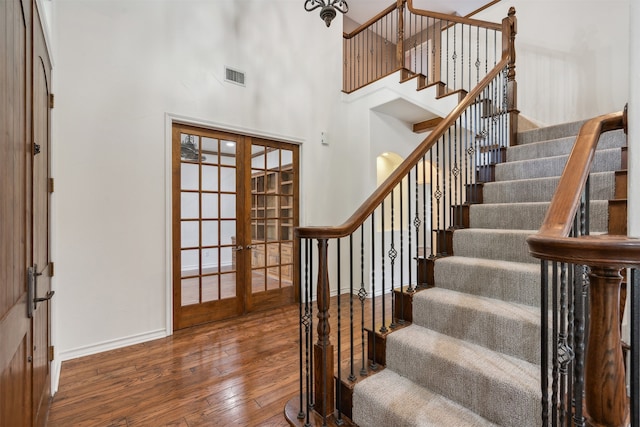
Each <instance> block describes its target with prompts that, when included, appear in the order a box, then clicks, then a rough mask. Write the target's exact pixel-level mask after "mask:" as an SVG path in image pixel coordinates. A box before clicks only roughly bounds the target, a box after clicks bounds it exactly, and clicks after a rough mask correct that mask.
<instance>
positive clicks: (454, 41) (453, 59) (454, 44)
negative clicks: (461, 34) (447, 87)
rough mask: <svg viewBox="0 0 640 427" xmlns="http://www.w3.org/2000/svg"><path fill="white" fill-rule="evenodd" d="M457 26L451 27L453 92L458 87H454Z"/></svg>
mask: <svg viewBox="0 0 640 427" xmlns="http://www.w3.org/2000/svg"><path fill="white" fill-rule="evenodd" d="M457 29H458V26H457V25H456V24H454V25H453V55H451V59H452V61H453V90H456V89H457V88H458V87H457V86H456V69H457V68H458V67H457V65H458V61H457V59H458V54H457V52H456V50H457V46H456V33H457V32H458V31H457Z"/></svg>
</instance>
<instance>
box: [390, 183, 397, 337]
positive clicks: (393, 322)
mask: <svg viewBox="0 0 640 427" xmlns="http://www.w3.org/2000/svg"><path fill="white" fill-rule="evenodd" d="M395 191H396V189H395V187H394V188H393V189H392V190H391V247H390V248H389V253H388V255H389V260H390V261H391V329H394V328H395V327H396V326H397V325H396V297H395V289H396V270H395V268H394V267H395V261H396V256H397V255H398V254H397V252H396V249H395V238H394V237H395V236H394V228H395V221H394V219H395V218H394V209H393V208H394V206H393V199H394V198H395Z"/></svg>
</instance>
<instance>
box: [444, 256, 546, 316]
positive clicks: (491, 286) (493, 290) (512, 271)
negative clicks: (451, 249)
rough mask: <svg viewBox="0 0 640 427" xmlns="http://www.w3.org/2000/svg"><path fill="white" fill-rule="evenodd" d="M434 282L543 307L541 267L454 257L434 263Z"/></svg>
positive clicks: (446, 286)
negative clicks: (540, 287) (539, 287)
mask: <svg viewBox="0 0 640 427" xmlns="http://www.w3.org/2000/svg"><path fill="white" fill-rule="evenodd" d="M480 277H483V278H484V279H481V280H479V278H480ZM434 279H435V282H434V285H435V286H436V287H439V288H447V289H452V290H458V291H464V292H467V293H472V294H474V295H482V296H487V297H490V298H499V299H502V300H504V301H512V302H518V303H521V304H527V305H531V306H539V305H540V292H539V291H538V286H539V284H540V265H539V264H534V263H524V262H514V261H503V260H495V259H485V258H473V257H462V256H457V255H454V256H451V257H445V258H440V259H438V260H437V261H436V262H435V265H434Z"/></svg>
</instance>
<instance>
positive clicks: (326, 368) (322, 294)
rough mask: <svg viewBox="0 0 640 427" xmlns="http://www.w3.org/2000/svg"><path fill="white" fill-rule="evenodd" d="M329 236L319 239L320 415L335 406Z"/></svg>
mask: <svg viewBox="0 0 640 427" xmlns="http://www.w3.org/2000/svg"><path fill="white" fill-rule="evenodd" d="M327 246H328V242H327V239H318V286H317V296H316V298H317V304H318V329H317V330H318V341H317V342H316V343H315V344H314V346H313V357H314V388H315V391H316V393H315V396H316V397H315V402H314V403H315V406H314V409H315V410H316V411H317V412H318V413H319V414H320V415H326V416H328V415H331V414H332V413H333V410H334V408H335V402H334V390H335V388H334V385H333V345H332V344H331V339H330V338H331V336H330V334H331V327H330V325H329V307H330V305H331V304H330V303H331V301H330V297H331V294H330V291H329V269H328V267H327Z"/></svg>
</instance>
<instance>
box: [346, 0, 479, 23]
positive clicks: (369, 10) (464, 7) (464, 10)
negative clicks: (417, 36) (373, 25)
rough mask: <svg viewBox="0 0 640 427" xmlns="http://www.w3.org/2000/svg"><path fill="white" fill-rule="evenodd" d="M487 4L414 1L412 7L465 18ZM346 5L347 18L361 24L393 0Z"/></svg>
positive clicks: (355, 0)
mask: <svg viewBox="0 0 640 427" xmlns="http://www.w3.org/2000/svg"><path fill="white" fill-rule="evenodd" d="M489 2H490V0H414V1H413V6H414V7H415V8H417V9H425V10H430V11H434V12H441V13H447V14H457V15H460V16H465V15H468V14H469V13H471V12H473V11H474V10H477V9H479V8H481V7H482V6H484V5H485V4H487V3H489ZM347 3H348V4H349V12H348V13H347V16H348V17H349V18H351V19H352V20H354V21H356V22H357V23H359V24H362V23H363V22H366V21H367V20H369V19H370V18H372V17H373V16H375V15H376V14H377V13H378V12H380V11H381V10H383V9H385V8H386V7H388V6H390V5H391V4H393V3H394V0H347Z"/></svg>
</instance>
